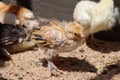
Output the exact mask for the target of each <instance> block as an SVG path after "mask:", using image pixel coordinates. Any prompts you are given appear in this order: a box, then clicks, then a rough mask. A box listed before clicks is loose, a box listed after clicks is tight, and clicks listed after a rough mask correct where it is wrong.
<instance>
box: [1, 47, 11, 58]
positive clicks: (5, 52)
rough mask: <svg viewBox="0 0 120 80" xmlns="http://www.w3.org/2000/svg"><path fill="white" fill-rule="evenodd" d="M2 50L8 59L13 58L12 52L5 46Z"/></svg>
mask: <svg viewBox="0 0 120 80" xmlns="http://www.w3.org/2000/svg"><path fill="white" fill-rule="evenodd" d="M2 50H3V52H4V55H5V56H6V57H7V59H9V60H12V58H11V55H10V53H9V52H8V51H7V50H6V49H4V48H2Z"/></svg>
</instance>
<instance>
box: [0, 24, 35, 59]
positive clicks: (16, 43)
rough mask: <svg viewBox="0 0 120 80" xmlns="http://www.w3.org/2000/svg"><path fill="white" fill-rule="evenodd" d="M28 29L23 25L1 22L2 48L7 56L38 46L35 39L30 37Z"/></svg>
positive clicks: (0, 40)
mask: <svg viewBox="0 0 120 80" xmlns="http://www.w3.org/2000/svg"><path fill="white" fill-rule="evenodd" d="M28 36H29V33H28V30H27V29H26V28H25V27H24V26H22V27H20V26H18V25H12V24H2V23H0V49H1V50H2V51H1V52H4V55H6V57H7V58H9V59H11V56H10V53H15V52H20V51H25V50H27V49H30V48H32V47H34V46H36V42H35V41H34V40H29V39H28Z"/></svg>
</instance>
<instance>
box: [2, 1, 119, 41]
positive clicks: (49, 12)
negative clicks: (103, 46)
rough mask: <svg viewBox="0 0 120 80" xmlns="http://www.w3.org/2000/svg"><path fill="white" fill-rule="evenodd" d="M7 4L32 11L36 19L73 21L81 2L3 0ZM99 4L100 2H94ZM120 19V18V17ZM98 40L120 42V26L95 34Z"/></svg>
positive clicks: (117, 3)
mask: <svg viewBox="0 0 120 80" xmlns="http://www.w3.org/2000/svg"><path fill="white" fill-rule="evenodd" d="M1 1H3V2H5V3H7V4H18V5H22V6H24V7H27V8H29V9H31V10H32V11H33V12H34V13H35V15H36V17H44V18H48V19H49V18H57V19H60V20H67V21H71V20H72V13H73V10H74V7H75V5H76V3H77V2H78V1H80V0H1ZM93 1H96V2H98V1H99V0H93ZM114 2H115V5H116V6H117V7H120V1H119V0H114ZM119 18H120V17H119ZM95 36H96V38H98V39H103V40H108V41H117V42H118V41H119V42H120V25H119V24H118V23H116V25H115V27H114V28H113V29H112V30H109V31H102V32H99V33H97V34H95Z"/></svg>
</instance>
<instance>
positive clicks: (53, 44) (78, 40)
mask: <svg viewBox="0 0 120 80" xmlns="http://www.w3.org/2000/svg"><path fill="white" fill-rule="evenodd" d="M32 35H33V36H32V38H33V39H35V40H37V41H39V46H40V47H41V48H42V49H43V50H44V54H45V55H46V60H47V62H48V68H49V69H50V71H51V73H52V74H53V75H55V76H57V75H59V74H60V73H61V72H62V71H60V70H59V69H58V68H57V67H56V66H55V65H54V63H53V62H52V57H54V56H56V55H57V54H58V53H60V52H69V51H72V50H75V49H77V48H78V47H79V46H80V45H81V44H82V40H83V38H84V35H83V28H82V26H81V25H79V24H78V23H76V22H69V23H68V22H59V21H51V22H50V24H49V25H46V26H42V27H41V29H40V30H35V31H33V33H32ZM40 42H41V43H40Z"/></svg>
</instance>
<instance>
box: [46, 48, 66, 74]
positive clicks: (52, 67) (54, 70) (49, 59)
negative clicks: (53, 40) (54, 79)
mask: <svg viewBox="0 0 120 80" xmlns="http://www.w3.org/2000/svg"><path fill="white" fill-rule="evenodd" d="M46 54H47V58H46V59H47V62H48V68H49V69H50V71H51V74H52V75H54V76H58V75H60V74H64V72H63V71H61V70H59V69H58V68H57V66H56V65H55V64H54V63H53V61H52V55H54V53H53V50H52V49H47V50H46Z"/></svg>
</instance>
